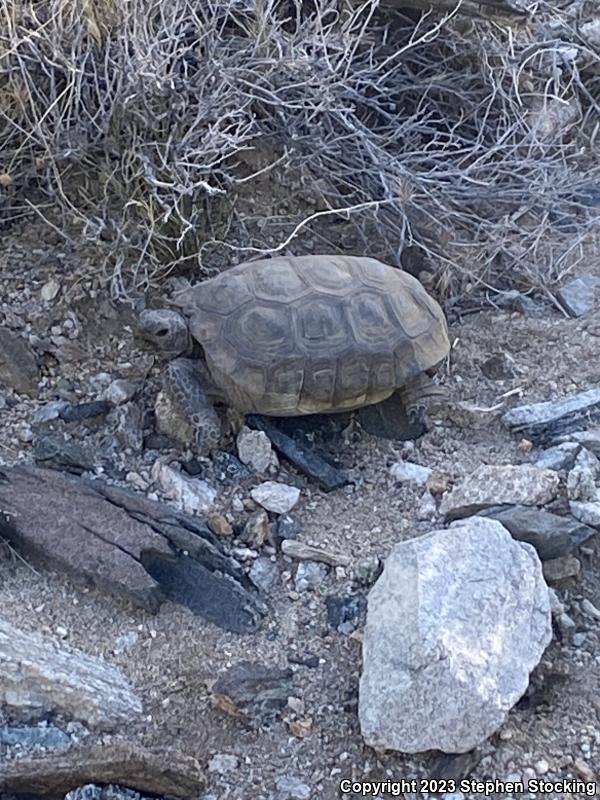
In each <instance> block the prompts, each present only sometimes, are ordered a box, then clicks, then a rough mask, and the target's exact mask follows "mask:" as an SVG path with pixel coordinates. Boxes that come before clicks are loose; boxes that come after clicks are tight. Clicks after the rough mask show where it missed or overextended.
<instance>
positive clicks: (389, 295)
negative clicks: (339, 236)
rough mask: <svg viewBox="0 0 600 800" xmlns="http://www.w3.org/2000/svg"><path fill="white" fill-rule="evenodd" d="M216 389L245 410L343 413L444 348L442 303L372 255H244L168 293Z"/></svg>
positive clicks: (410, 374) (380, 395)
mask: <svg viewBox="0 0 600 800" xmlns="http://www.w3.org/2000/svg"><path fill="white" fill-rule="evenodd" d="M175 302H176V304H177V305H179V306H180V307H181V309H182V311H183V313H184V314H185V315H186V316H187V317H188V319H189V324H190V331H191V334H192V336H193V337H194V339H196V340H197V341H198V342H199V343H200V345H201V346H202V348H203V350H204V355H205V358H206V364H207V367H208V370H209V372H210V375H211V377H212V380H213V381H214V383H215V385H216V386H217V387H218V389H220V390H221V391H222V392H223V393H224V395H225V396H226V397H227V400H228V402H229V403H230V404H231V405H232V406H233V407H234V408H237V409H238V410H240V411H243V412H245V413H249V412H256V413H260V414H267V415H273V416H297V415H302V414H315V413H326V412H335V411H347V410H351V409H354V408H359V407H361V406H364V405H368V404H371V403H377V402H379V401H381V400H384V399H386V398H387V397H389V396H390V395H391V394H392V393H393V392H394V391H395V390H396V389H397V388H399V387H402V386H404V385H405V384H406V383H408V382H409V381H410V380H411V379H412V378H415V377H416V376H417V375H419V374H420V373H422V372H424V371H425V370H427V369H430V368H431V367H433V366H435V365H436V364H438V363H439V362H440V361H442V360H443V359H444V357H445V356H446V355H447V353H448V350H449V342H448V335H447V328H446V321H445V318H444V314H443V312H442V309H441V308H440V306H439V305H438V303H436V302H435V300H433V299H432V298H431V297H430V296H429V295H428V294H427V293H426V291H425V290H424V288H423V287H422V286H421V284H420V283H419V282H418V281H417V280H416V279H415V278H413V277H412V276H411V275H409V274H407V273H405V272H402V271H401V270H398V269H395V268H394V267H390V266H387V265H385V264H382V263H381V262H380V261H376V260H375V259H373V258H362V257H355V256H332V255H319V256H294V257H286V258H283V257H279V258H272V259H266V260H261V261H252V262H247V263H244V264H240V265H238V266H237V267H233V268H232V269H229V270H227V271H225V272H223V273H221V274H220V275H218V276H217V277H215V278H211V279H210V280H207V281H205V282H203V283H200V284H198V285H197V286H195V287H193V288H191V289H186V290H185V291H184V292H183V293H181V294H180V295H179V297H178V298H176V301H175Z"/></svg>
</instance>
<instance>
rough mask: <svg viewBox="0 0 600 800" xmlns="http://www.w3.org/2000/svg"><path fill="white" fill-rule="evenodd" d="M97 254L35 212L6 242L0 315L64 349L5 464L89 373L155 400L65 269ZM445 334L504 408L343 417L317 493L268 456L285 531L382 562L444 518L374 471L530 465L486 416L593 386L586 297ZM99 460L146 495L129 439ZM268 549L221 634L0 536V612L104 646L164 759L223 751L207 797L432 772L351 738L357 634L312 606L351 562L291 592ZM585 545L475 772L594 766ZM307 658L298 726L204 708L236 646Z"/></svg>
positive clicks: (417, 492)
mask: <svg viewBox="0 0 600 800" xmlns="http://www.w3.org/2000/svg"><path fill="white" fill-rule="evenodd" d="M96 257H97V256H96V254H95V252H94V248H93V247H89V248H87V249H86V248H85V247H74V246H71V245H69V243H65V242H62V241H60V240H57V237H55V236H53V235H50V236H48V232H47V230H46V229H45V228H43V227H41V226H36V225H33V224H28V225H26V226H23V228H22V229H21V230H19V229H13V230H12V231H11V232H10V233H9V235H7V236H5V237H4V239H3V245H2V250H1V251H0V293H1V307H0V324H3V325H8V326H9V327H11V328H13V329H15V330H21V331H23V330H25V332H26V334H27V335H29V336H37V337H40V338H41V339H47V338H48V337H51V336H58V335H61V336H62V335H65V336H66V338H67V340H68V341H70V342H72V344H73V345H76V348H77V349H75V348H71V350H69V348H68V347H66V346H64V347H63V348H62V352H61V361H60V362H57V361H56V360H55V359H54V358H53V357H50V356H47V357H45V364H44V368H43V379H42V383H41V385H40V388H39V395H38V397H37V398H36V399H29V398H26V397H24V396H20V397H19V398H18V402H17V403H16V404H15V405H14V406H12V407H11V406H10V404H8V405H6V406H5V407H4V408H3V409H2V411H1V412H0V413H1V419H2V424H1V426H0V463H2V464H4V465H10V464H13V463H15V462H19V461H24V462H27V461H30V460H31V458H32V456H31V444H30V442H29V441H27V440H28V438H29V433H28V431H29V428H28V426H29V425H30V422H31V416H32V414H33V412H34V411H35V410H36V408H38V407H40V406H42V405H43V404H44V403H46V402H48V401H50V400H52V399H56V398H57V397H58V396H62V397H67V398H70V399H77V400H88V399H89V400H91V399H95V398H96V397H97V390H96V388H95V385H94V381H93V378H94V376H96V375H98V373H103V372H105V373H109V374H110V375H111V376H112V377H133V378H134V379H138V380H144V390H143V394H142V398H143V402H145V403H147V404H148V405H149V406H150V405H151V403H152V400H153V397H154V394H155V392H156V389H157V385H158V382H157V378H158V374H159V364H158V362H157V363H155V364H150V362H149V361H148V355H147V354H142V353H141V352H140V351H139V350H137V349H136V347H135V344H134V342H133V337H132V329H131V323H132V313H131V310H130V309H128V308H127V307H125V306H120V307H119V308H115V307H113V306H111V304H110V302H109V300H108V298H107V295H106V293H105V292H104V290H103V289H102V288H101V282H100V280H98V281H93V280H89V281H88V280H87V278H86V277H83V278H82V277H81V276H82V275H87V274H89V265H90V264H93V263H94V259H95V258H96ZM51 279H55V280H57V281H58V283H59V284H60V291H59V293H58V295H57V297H56V298H55V299H54V300H52V301H49V302H44V301H42V300H41V299H40V298H41V295H40V293H41V289H42V287H43V286H44V284H47V282H48V281H49V280H51ZM450 333H451V339H452V341H453V343H454V346H453V349H452V352H451V357H450V359H449V361H448V363H447V364H446V365H445V366H444V367H443V368H442V370H441V371H440V374H439V376H438V379H439V381H440V382H441V383H443V384H444V385H445V386H446V387H447V389H448V390H449V392H450V393H451V396H452V397H454V398H456V399H460V400H461V401H464V402H466V403H469V404H472V405H474V406H476V407H478V408H479V409H491V408H492V409H493V408H494V407H496V406H498V404H501V403H503V405H502V408H501V409H498V408H497V409H496V410H495V411H481V410H480V411H475V412H472V414H471V416H470V418H469V419H465V420H462V421H461V420H460V419H458V418H456V417H454V418H453V417H452V416H451V415H450V416H449V415H444V414H442V415H441V416H439V417H437V418H434V419H433V426H432V428H431V430H430V432H429V433H427V434H426V435H425V436H423V437H422V438H421V439H420V440H419V441H417V442H414V443H412V442H411V443H401V442H391V441H387V440H383V439H376V438H374V437H372V436H369V435H368V434H366V433H364V432H363V431H361V430H360V429H355V430H352V431H350V432H349V433H348V435H347V439H348V441H347V444H345V445H344V446H343V449H342V451H341V452H339V453H338V455H339V456H340V459H341V461H342V463H343V464H344V465H345V466H346V467H348V468H349V470H350V472H351V474H352V475H353V477H354V479H355V485H354V487H352V488H351V489H349V490H339V491H336V492H333V493H330V494H325V493H323V492H321V491H320V490H319V489H317V488H316V487H315V485H314V484H310V483H309V482H308V481H307V480H306V479H305V478H303V477H302V476H300V475H298V474H296V473H295V472H294V471H293V469H291V468H288V467H287V466H286V465H285V464H282V465H281V467H280V469H279V471H278V473H277V475H276V476H275V479H277V480H279V481H282V482H285V483H291V484H294V485H297V486H299V487H300V488H301V490H302V492H301V499H300V502H299V503H298V505H297V507H296V508H295V509H294V511H293V516H294V518H295V519H296V520H297V521H298V522H299V523H300V525H301V532H300V534H299V538H300V539H301V540H302V541H305V542H308V543H312V544H315V545H319V546H320V547H323V548H326V549H327V550H331V551H334V552H338V553H343V554H346V555H348V556H350V558H351V561H352V564H353V565H356V564H358V563H359V562H361V561H362V560H363V559H365V558H367V557H370V556H379V557H380V558H382V559H385V557H386V554H387V553H388V552H389V550H390V548H391V547H392V546H393V545H394V544H395V543H396V542H399V541H402V540H404V539H406V538H409V537H413V536H419V535H420V534H423V533H425V532H427V531H429V530H432V529H433V528H435V527H436V526H438V525H439V524H441V520H440V519H439V517H437V516H436V514H435V513H434V512H431V511H429V512H427V513H424V512H423V509H422V504H421V498H422V494H423V490H422V489H419V488H417V487H414V486H406V485H397V484H395V483H394V481H392V480H391V478H390V474H389V467H390V465H391V464H393V463H394V462H395V461H397V460H399V459H400V458H401V457H405V458H409V459H410V460H413V461H416V462H418V463H420V464H423V465H426V466H429V467H433V468H435V469H437V470H439V471H440V472H441V473H444V474H446V475H447V476H448V477H449V481H450V485H452V484H453V483H454V482H456V481H457V480H459V479H460V478H461V477H462V476H464V475H466V474H468V473H470V472H471V471H473V470H476V469H477V468H478V467H479V466H481V465H483V464H505V463H511V464H518V463H527V462H530V461H533V460H534V459H535V458H536V456H537V455H538V454H539V450H538V449H537V448H531V447H530V446H529V444H528V443H527V442H523V441H522V440H520V439H519V437H515V436H513V435H511V434H510V433H509V432H508V431H507V430H506V429H505V428H503V426H502V423H501V421H500V413H501V411H503V410H505V409H507V408H510V407H512V406H514V405H517V404H519V403H522V402H533V401H539V400H548V399H552V398H557V397H561V396H563V395H565V394H567V393H569V392H573V391H577V390H584V389H586V388H588V387H590V386H593V385H598V384H600V361H599V360H598V353H599V351H600V307H599V306H598V305H596V308H595V311H593V312H591V313H589V314H588V315H586V316H584V317H583V318H580V319H575V320H573V319H566V318H564V317H563V316H562V315H561V314H560V313H559V312H558V311H557V310H556V309H555V308H553V307H552V306H550V305H544V306H541V309H540V313H539V315H521V314H519V313H514V312H510V311H500V310H495V309H489V310H485V311H481V312H479V313H475V314H469V315H467V316H465V317H464V318H463V319H458V318H457V319H455V320H454V321H452V322H451V327H450ZM69 337H72V338H70V339H69ZM497 354H500V356H501V359H502V360H503V362H504V364H505V365H506V366H507V372H506V376H505V377H504V378H502V379H490V378H489V377H486V368H485V363H486V362H487V361H488V360H489V359H490V358H491V357H493V356H496V355H497ZM514 390H518V391H514ZM511 392H512V394H509V395H508V396H507V397H504V396H505V395H506V394H507V393H511ZM6 394H7V395H8V393H6ZM116 466H117V467H118V468H120V469H122V470H123V474H125V473H126V472H136V473H138V475H141V476H142V478H143V479H145V480H146V481H147V483H148V486H147V491H149V492H152V491H155V490H156V487H154V486H153V485H152V483H151V480H150V477H149V476H150V469H151V467H152V464H151V463H149V461H148V459H147V457H145V456H144V454H143V453H131V452H130V453H127V452H125V453H123V454H122V461H121V463H119V464H117V465H116ZM208 476H209V477H208V479H209V481H210V482H211V483H212V485H213V486H214V488H216V489H217V491H218V496H217V508H218V510H219V511H221V512H222V513H225V514H227V513H232V515H233V517H234V518H235V519H236V521H239V520H240V519H241V518H243V517H244V515H245V513H246V512H239V511H234V510H233V508H234V507H233V506H232V502H233V499H234V496H237V497H238V498H240V499H242V500H244V499H247V497H248V495H247V493H246V494H244V493H240V491H239V489H238V488H236V487H232V486H231V485H225V484H223V483H221V482H220V480H219V475H218V472H215V471H213V472H211V471H210V469H209V470H208ZM271 477H273V476H271ZM123 485H127V482H126V481H125V480H124V481H123ZM245 491H246V492H247V490H245ZM237 507H239V505H238V506H237ZM423 517H425V518H423ZM276 558H277V564H278V567H279V568H280V575H279V580H278V583H277V585H276V588H275V589H274V590H273V592H272V593H271V594H270V595H269V596H268V600H267V603H268V607H269V616H268V619H267V621H266V623H265V624H264V626H263V628H262V629H261V630H260V632H258V633H257V634H255V635H251V636H238V635H234V634H231V633H227V632H224V631H222V630H220V629H218V628H216V627H214V626H212V625H210V624H209V623H207V622H204V621H203V620H202V619H201V618H199V617H196V616H194V615H193V614H192V613H191V612H190V611H188V610H187V609H185V608H182V607H180V606H177V605H175V604H172V603H170V602H167V603H165V604H164V606H163V607H162V608H161V610H160V612H159V613H158V614H157V615H156V616H152V615H150V614H148V613H145V612H142V611H140V610H137V609H135V608H133V607H130V606H128V605H126V604H125V603H123V602H120V601H118V600H116V599H112V598H110V597H107V596H105V595H103V594H101V593H99V592H98V591H96V590H93V589H87V590H86V589H85V588H81V587H80V586H78V585H76V584H74V583H73V582H71V581H70V580H68V579H66V578H65V577H63V576H62V575H61V574H58V573H55V572H50V571H48V570H46V569H43V568H40V567H39V566H37V565H36V566H34V565H33V564H30V563H28V562H26V561H24V560H22V559H21V558H19V557H18V556H17V555H16V554H15V553H14V552H13V551H12V550H11V549H10V548H8V547H6V546H5V547H3V548H0V607H1V608H2V615H3V617H4V618H6V619H7V620H8V621H10V622H12V623H14V624H16V625H19V626H21V627H22V628H23V629H26V630H31V631H41V632H43V633H45V634H48V635H50V636H53V637H56V638H57V639H58V640H60V641H62V642H64V643H65V644H67V645H70V646H72V647H76V648H80V649H81V650H83V651H85V652H86V653H90V654H94V655H98V656H102V657H103V658H104V659H106V661H108V662H110V663H111V664H114V665H116V666H118V667H119V668H121V669H122V670H123V671H124V672H125V673H126V674H127V675H128V676H129V678H130V680H131V683H132V685H133V686H134V687H135V688H136V689H137V690H138V691H139V693H140V695H141V697H142V698H143V701H144V705H145V716H144V718H143V719H142V720H141V721H140V722H139V723H137V724H134V725H132V726H130V727H129V728H128V730H127V731H122V732H121V733H120V734H116V735H120V736H123V737H127V738H132V737H133V738H135V739H137V740H139V741H142V742H144V743H146V744H150V745H153V746H157V747H160V748H163V749H164V750H165V754H166V755H165V757H166V758H168V752H169V750H171V749H175V750H179V751H183V752H184V753H187V754H190V755H193V756H195V757H196V758H197V759H198V760H199V761H200V762H201V763H202V764H204V765H207V764H208V762H209V761H210V759H211V758H212V757H213V756H214V755H215V754H222V753H227V754H233V755H235V756H236V757H237V758H238V764H237V766H236V768H235V769H234V770H233V771H231V772H227V773H224V774H220V773H219V772H210V773H208V777H207V780H208V788H207V795H206V797H207V800H208V797H210V798H214V799H215V800H216V799H217V798H218V799H219V800H220V798H225V797H229V798H250V797H251V798H254V799H255V800H259V799H261V798H265V800H267V798H276V797H283V796H285V795H282V794H281V793H280V789H281V783H280V784H279V789H278V788H277V784H278V781H280V780H281V779H282V778H285V777H289V778H296V779H298V781H299V782H301V783H303V784H306V786H307V787H309V789H310V792H311V795H310V796H311V797H313V798H322V799H323V800H334V798H340V797H341V793H340V789H339V784H340V780H342V779H344V778H351V779H354V780H381V779H386V778H391V779H393V780H400V779H403V778H412V777H417V776H421V777H426V776H429V775H431V774H432V770H433V769H434V767H435V765H436V764H437V765H438V766H439V764H440V763H441V762H440V754H425V755H419V756H404V755H401V754H396V753H387V754H385V755H378V754H376V753H375V752H374V751H373V750H371V749H369V748H368V747H366V746H365V745H364V744H363V742H362V740H361V736H360V731H359V727H358V720H357V690H358V680H359V675H360V667H361V642H360V628H359V630H358V631H357V632H356V633H354V634H352V635H350V636H347V635H343V634H340V633H338V632H336V631H333V630H332V629H331V627H330V626H329V625H328V622H327V617H326V610H325V603H324V598H325V596H326V595H328V594H336V595H341V594H345V593H347V592H348V591H349V590H350V589H351V588H352V586H353V584H352V569H351V568H350V569H347V570H345V571H343V570H342V571H340V570H338V571H337V572H336V571H335V570H332V569H330V570H329V571H328V574H327V577H326V578H324V580H323V581H322V583H321V584H320V585H319V586H318V587H317V588H316V589H314V590H309V591H306V592H300V593H297V592H295V591H294V572H295V569H296V564H295V563H292V562H291V561H290V560H289V559H286V558H285V557H284V556H283V555H282V554H281V553H278V554H277V556H276ZM599 558H600V545H599V543H598V541H594V542H593V543H592V545H591V547H590V548H589V552H587V555H584V556H583V558H582V563H583V569H582V575H581V577H580V579H579V580H576V581H573V582H571V583H569V584H567V585H565V586H562V587H558V588H557V592H558V595H559V597H560V600H561V602H562V603H564V605H565V607H566V611H567V612H568V613H569V614H570V615H571V616H572V617H573V619H574V620H575V622H576V626H577V627H576V632H577V633H580V634H583V636H578V637H575V640H574V639H573V637H562V640H561V637H560V636H558V635H556V636H555V638H554V640H553V642H552V644H551V645H550V647H549V648H548V650H547V651H546V653H545V656H544V660H543V662H542V664H541V665H540V667H538V669H537V670H536V671H535V673H534V674H533V676H532V681H531V687H530V692H529V694H528V695H527V696H526V697H525V698H523V700H522V701H521V702H520V703H519V704H518V705H517V706H516V707H515V708H514V709H513V710H512V711H511V713H510V715H509V717H508V720H507V721H506V723H505V725H504V726H503V727H502V729H501V730H500V731H499V733H498V734H496V735H495V736H494V737H492V738H491V739H490V740H489V741H488V742H486V743H485V744H484V745H483V746H482V748H481V750H480V753H479V763H478V764H477V766H475V768H474V770H473V771H472V773H471V777H472V778H474V779H481V780H490V779H499V780H505V779H511V780H515V779H519V778H523V779H527V778H528V777H534V776H543V777H544V778H546V779H548V780H559V779H566V778H568V777H569V776H571V777H573V776H574V777H580V775H578V773H577V769H581V763H582V762H584V763H585V764H586V765H587V766H588V767H589V769H590V770H592V771H593V770H598V769H599V768H600V694H599V689H600V624H599V623H598V621H594V620H592V619H590V618H589V617H586V616H585V615H584V614H583V613H582V612H581V610H580V602H581V600H582V598H588V599H589V600H590V601H591V602H592V603H594V604H595V605H596V606H600V566H599V564H600V560H599ZM309 654H312V655H316V656H317V657H318V666H316V667H314V668H313V667H308V666H300V665H297V664H292V665H291V666H292V669H293V671H294V695H295V696H296V697H297V698H300V700H301V701H302V703H303V704H304V709H305V710H304V712H302V713H301V714H300V715H299V716H300V718H301V719H302V720H305V721H306V722H305V731H306V734H305V735H304V736H303V737H302V736H298V735H294V732H296V733H298V730H297V729H294V730H291V729H290V727H289V726H288V725H287V724H286V723H285V722H284V721H282V720H277V721H276V722H275V723H273V724H272V725H271V726H270V727H268V728H266V729H263V730H259V731H255V730H252V729H250V728H248V727H246V726H244V725H243V724H242V723H241V722H239V721H237V720H235V719H232V718H230V717H227V716H225V715H224V714H223V713H222V712H221V711H219V710H217V709H215V708H213V707H212V706H211V703H210V698H209V694H210V686H211V684H212V682H213V681H214V679H215V676H217V675H218V674H220V673H221V672H222V671H223V670H225V669H226V668H227V667H229V666H231V665H232V664H235V663H237V662H238V661H240V660H243V659H248V658H250V659H252V660H256V661H259V662H263V663H267V664H272V665H279V666H281V667H285V666H288V657H289V656H294V655H304V656H306V655H309ZM0 721H1V720H0ZM575 762H577V764H578V765H579V766H578V767H576V766H575ZM466 796H468V797H471V796H472V797H476V796H477V795H476V794H474V793H468V794H467V795H466ZM497 796H499V797H500V796H503V797H506V796H510V795H505V794H499V795H497ZM544 796H546V797H552V798H554V797H556V798H558V797H561V798H564V797H565V796H569V795H565V794H563V793H557V792H551V793H549V794H547V795H544Z"/></svg>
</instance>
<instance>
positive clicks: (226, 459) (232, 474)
mask: <svg viewBox="0 0 600 800" xmlns="http://www.w3.org/2000/svg"><path fill="white" fill-rule="evenodd" d="M212 460H213V464H214V465H215V468H216V469H217V470H220V471H221V474H222V477H221V476H219V477H220V479H221V480H224V481H228V482H229V483H234V484H240V483H244V481H249V480H251V479H252V478H254V473H253V472H252V470H251V469H248V467H247V466H246V465H245V464H242V462H241V461H240V460H239V458H238V457H237V456H234V455H233V454H232V453H227V452H226V451H225V450H217V451H216V452H215V453H213V456H212Z"/></svg>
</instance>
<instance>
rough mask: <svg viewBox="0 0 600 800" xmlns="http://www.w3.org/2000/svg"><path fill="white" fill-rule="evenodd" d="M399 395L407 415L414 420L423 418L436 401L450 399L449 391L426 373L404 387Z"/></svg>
mask: <svg viewBox="0 0 600 800" xmlns="http://www.w3.org/2000/svg"><path fill="white" fill-rule="evenodd" d="M399 394H400V398H401V400H402V403H403V405H404V407H405V408H406V413H407V414H408V416H409V418H410V419H413V420H415V419H419V418H422V417H423V415H424V414H425V412H426V411H429V410H430V409H431V406H432V405H433V403H434V402H435V400H438V401H441V400H445V399H447V397H448V392H447V390H446V389H444V388H443V387H442V386H438V385H437V384H436V383H434V382H433V381H432V380H431V378H430V377H429V375H428V374H427V373H426V372H422V373H420V374H419V375H417V376H416V378H413V380H412V381H410V382H409V383H407V384H406V385H405V386H403V387H402V389H401V390H400V392H399Z"/></svg>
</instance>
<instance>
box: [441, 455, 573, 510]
mask: <svg viewBox="0 0 600 800" xmlns="http://www.w3.org/2000/svg"><path fill="white" fill-rule="evenodd" d="M558 487H559V477H558V475H557V474H556V472H554V470H550V469H538V468H537V467H534V466H532V465H530V464H521V465H516V466H515V465H513V464H506V465H500V466H495V465H491V464H488V465H486V466H483V467H480V468H479V469H477V470H475V472H472V473H471V475H469V476H467V477H466V478H465V479H464V480H463V482H462V483H461V484H459V485H458V486H456V487H455V488H454V489H453V490H452V491H451V492H450V493H449V494H447V495H444V497H443V499H442V502H441V504H440V513H441V514H443V515H445V516H446V518H447V519H460V518H461V517H468V516H470V515H471V514H477V513H478V512H479V511H483V510H484V509H486V508H490V507H491V506H498V505H523V506H543V505H545V504H546V503H549V502H550V501H551V500H554V498H555V497H556V495H557V493H558Z"/></svg>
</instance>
